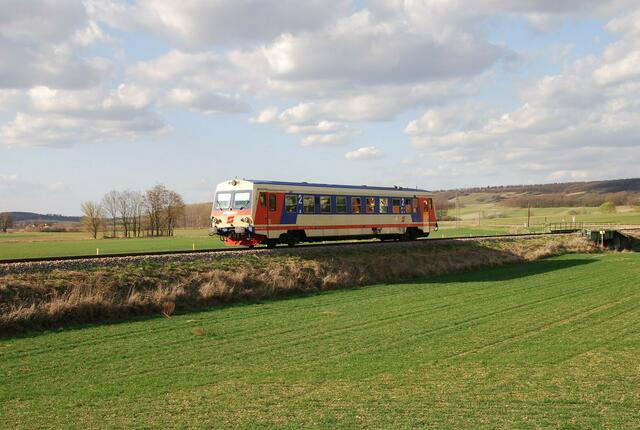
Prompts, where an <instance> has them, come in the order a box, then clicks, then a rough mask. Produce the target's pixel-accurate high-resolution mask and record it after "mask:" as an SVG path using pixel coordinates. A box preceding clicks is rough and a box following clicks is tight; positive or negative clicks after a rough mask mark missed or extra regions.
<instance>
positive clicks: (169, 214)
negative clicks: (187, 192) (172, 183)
mask: <svg viewBox="0 0 640 430" xmlns="http://www.w3.org/2000/svg"><path fill="white" fill-rule="evenodd" d="M166 203H167V207H166V209H165V214H166V216H165V221H166V226H167V235H168V236H173V230H174V228H175V226H176V225H177V224H178V218H179V217H180V216H181V215H182V216H184V200H183V199H182V196H181V195H180V194H178V193H176V192H175V191H170V190H167V198H166Z"/></svg>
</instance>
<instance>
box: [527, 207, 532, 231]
mask: <svg viewBox="0 0 640 430" xmlns="http://www.w3.org/2000/svg"><path fill="white" fill-rule="evenodd" d="M527 228H531V203H527Z"/></svg>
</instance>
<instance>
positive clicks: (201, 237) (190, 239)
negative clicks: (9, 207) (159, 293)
mask: <svg viewBox="0 0 640 430" xmlns="http://www.w3.org/2000/svg"><path fill="white" fill-rule="evenodd" d="M461 200H462V199H461ZM467 200H468V201H467V203H465V206H464V207H462V208H461V209H460V218H461V221H460V222H455V221H443V222H440V223H439V224H440V230H439V231H437V232H432V233H431V235H430V238H446V237H455V236H491V235H498V234H524V233H539V232H543V231H545V227H544V225H545V222H546V223H553V222H572V217H573V216H575V218H576V222H585V223H612V224H635V225H640V212H634V211H633V210H632V209H631V208H625V207H622V208H619V212H617V213H613V214H603V213H601V212H600V210H599V209H598V208H534V209H532V218H531V227H530V228H525V227H524V224H525V223H526V221H527V210H526V209H521V208H508V207H503V206H498V205H495V204H488V203H477V202H476V203H474V200H472V199H471V197H470V196H467ZM572 211H575V212H579V213H578V214H577V215H571V213H573V212H572ZM450 214H452V215H453V214H454V211H453V210H452V211H450ZM479 214H484V215H482V216H481V218H480V220H478V216H479ZM496 214H500V217H498V218H491V219H489V218H486V217H487V216H490V215H492V216H495V215H496ZM194 245H195V248H196V249H218V248H225V247H227V245H225V244H223V243H222V242H220V240H218V239H217V238H211V237H209V236H208V235H207V229H199V230H193V229H190V230H189V229H186V230H185V229H176V231H175V236H174V237H160V238H140V239H98V240H93V239H91V238H90V237H89V236H88V235H87V234H86V233H82V232H80V233H37V232H30V233H20V232H16V233H0V259H17V258H36V257H56V256H70V255H95V254H96V248H99V249H100V254H114V253H132V252H152V251H178V250H190V249H192V247H193V246H194Z"/></svg>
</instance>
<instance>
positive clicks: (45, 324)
mask: <svg viewBox="0 0 640 430" xmlns="http://www.w3.org/2000/svg"><path fill="white" fill-rule="evenodd" d="M591 251H593V246H592V245H591V244H590V243H589V242H587V241H584V240H582V239H580V238H577V237H573V236H572V237H569V236H566V237H562V238H559V237H554V238H541V239H526V240H524V239H520V240H503V241H484V242H465V243H456V244H448V245H443V244H434V243H409V244H406V245H397V246H394V247H372V248H361V249H352V250H350V251H341V252H333V253H323V254H314V255H306V256H300V255H295V254H292V255H288V256H283V257H269V256H256V255H253V256H249V257H238V258H234V259H233V261H225V260H220V261H208V262H201V263H171V264H165V265H162V266H146V267H134V266H130V267H118V268H101V269H98V270H91V271H54V272H48V273H30V274H22V275H4V276H1V277H0V334H5V335H7V334H12V333H18V332H24V331H29V330H40V329H45V328H54V327H62V326H68V325H72V324H78V323H95V322H103V321H117V320H123V319H126V318H130V317H132V316H135V315H153V314H156V315H157V314H161V315H165V316H167V317H168V316H170V315H171V314H173V313H174V312H176V311H177V312H180V311H186V310H194V309H199V308H206V307H211V306H220V305H223V304H226V303H230V302H247V301H258V300H263V299H270V298H276V297H282V296H288V295H295V294H310V293H315V292H318V291H324V290H332V289H338V288H353V287H360V286H364V285H370V284H377V283H391V282H394V283H395V282H401V281H409V280H415V279H420V278H426V277H429V276H434V275H439V274H445V273H451V272H459V271H464V270H470V269H474V268H479V267H486V266H498V265H502V264H507V263H515V262H522V261H530V260H536V259H539V258H543V257H547V256H551V255H557V254H561V253H567V252H591Z"/></svg>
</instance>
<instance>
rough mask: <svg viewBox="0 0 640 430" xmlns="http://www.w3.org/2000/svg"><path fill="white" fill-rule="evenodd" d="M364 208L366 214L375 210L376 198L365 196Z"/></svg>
mask: <svg viewBox="0 0 640 430" xmlns="http://www.w3.org/2000/svg"><path fill="white" fill-rule="evenodd" d="M366 210H367V213H368V214H372V213H374V212H375V211H376V199H375V198H373V197H367V206H366Z"/></svg>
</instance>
